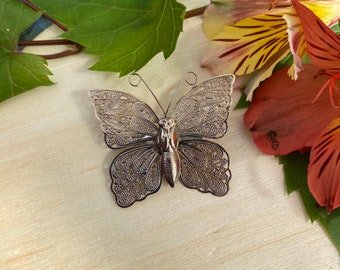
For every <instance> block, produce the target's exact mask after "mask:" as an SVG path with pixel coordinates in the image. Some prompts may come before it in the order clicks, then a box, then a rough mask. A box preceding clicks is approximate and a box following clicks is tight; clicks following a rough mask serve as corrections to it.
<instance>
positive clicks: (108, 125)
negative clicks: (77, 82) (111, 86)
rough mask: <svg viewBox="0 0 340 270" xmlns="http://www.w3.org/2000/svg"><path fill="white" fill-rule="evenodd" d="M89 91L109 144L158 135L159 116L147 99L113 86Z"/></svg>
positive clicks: (129, 141) (118, 144)
mask: <svg viewBox="0 0 340 270" xmlns="http://www.w3.org/2000/svg"><path fill="white" fill-rule="evenodd" d="M89 94H90V97H91V100H92V104H93V106H94V108H95V110H96V115H97V117H98V118H99V120H100V121H101V123H102V130H103V131H104V133H105V141H106V143H107V145H108V146H109V147H111V148H120V147H124V146H126V145H129V144H131V143H134V142H138V141H143V140H150V138H154V137H155V136H156V135H157V131H158V117H157V116H156V115H155V113H154V112H153V110H152V109H151V108H150V107H149V106H148V105H147V104H145V103H144V102H142V101H140V100H139V99H137V98H135V97H133V96H131V95H129V94H126V93H123V92H119V91H113V90H92V91H90V92H89Z"/></svg>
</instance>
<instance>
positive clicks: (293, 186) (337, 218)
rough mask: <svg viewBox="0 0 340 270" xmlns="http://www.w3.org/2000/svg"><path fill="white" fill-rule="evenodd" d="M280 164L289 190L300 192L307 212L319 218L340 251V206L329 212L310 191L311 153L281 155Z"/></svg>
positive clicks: (316, 218) (311, 217) (312, 219)
mask: <svg viewBox="0 0 340 270" xmlns="http://www.w3.org/2000/svg"><path fill="white" fill-rule="evenodd" d="M279 162H280V164H283V170H284V174H285V179H286V187H287V192H288V193H291V192H293V191H298V192H299V193H300V196H301V199H302V201H303V204H304V206H305V208H306V212H307V214H308V216H309V218H310V219H311V221H312V222H313V221H315V220H318V221H319V222H320V223H321V224H322V225H323V227H324V229H325V230H326V232H327V233H328V235H329V237H330V238H331V240H332V241H333V242H334V244H335V246H336V247H337V248H338V250H339V252H340V208H338V209H336V210H334V211H332V213H331V214H328V213H327V210H326V209H325V208H324V207H319V206H318V204H317V202H316V200H315V199H314V197H313V195H312V194H311V193H310V191H309V188H308V183H307V167H308V163H309V153H305V154H299V153H298V152H294V153H291V154H289V155H287V156H281V157H279Z"/></svg>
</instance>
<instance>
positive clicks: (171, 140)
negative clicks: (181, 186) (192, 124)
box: [157, 118, 180, 187]
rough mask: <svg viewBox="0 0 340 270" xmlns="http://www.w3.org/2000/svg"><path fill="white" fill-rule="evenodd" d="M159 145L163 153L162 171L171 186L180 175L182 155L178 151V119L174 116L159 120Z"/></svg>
mask: <svg viewBox="0 0 340 270" xmlns="http://www.w3.org/2000/svg"><path fill="white" fill-rule="evenodd" d="M158 123H159V133H158V137H157V145H158V147H159V149H160V152H161V153H162V163H161V164H162V172H163V174H164V176H165V179H166V180H167V181H168V183H169V185H170V186H171V187H174V185H175V181H176V179H177V178H178V177H179V175H180V157H179V154H178V151H177V148H178V144H179V141H178V138H177V133H176V130H175V127H176V121H175V119H173V118H162V119H160V120H159V122H158Z"/></svg>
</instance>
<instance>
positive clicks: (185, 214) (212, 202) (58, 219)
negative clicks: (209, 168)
mask: <svg viewBox="0 0 340 270" xmlns="http://www.w3.org/2000/svg"><path fill="white" fill-rule="evenodd" d="M206 46H207V40H206V39H205V37H204V36H203V34H202V32H201V18H192V19H189V20H187V21H186V22H185V26H184V33H183V34H182V35H181V37H180V39H179V42H178V46H177V49H176V51H175V53H174V54H173V55H172V56H171V57H170V58H169V59H168V60H167V61H166V62H165V61H164V59H163V58H162V56H161V55H159V56H157V57H156V58H154V59H153V60H152V61H151V62H150V63H149V64H148V65H147V66H146V67H145V68H143V69H142V70H141V72H140V73H141V75H142V76H143V77H144V79H145V81H147V82H148V84H149V85H150V87H152V89H154V90H155V92H156V95H157V96H158V97H159V98H160V101H161V103H162V104H167V102H168V100H169V97H170V96H171V91H172V90H173V89H174V88H175V86H176V85H177V83H178V82H179V80H180V79H181V77H182V76H183V74H184V73H185V72H186V71H188V70H192V71H195V72H197V73H198V74H199V75H200V78H201V80H204V79H207V78H208V77H209V76H210V75H209V74H208V73H207V71H206V70H203V69H201V68H200V58H201V55H202V53H203V51H204V49H205V48H206ZM93 61H94V60H93V58H90V57H89V56H87V55H85V54H79V55H75V56H71V57H68V58H65V59H59V60H53V61H50V62H49V67H50V69H51V70H52V72H53V74H54V76H53V77H52V79H53V80H54V81H55V82H57V84H56V85H54V86H51V87H40V88H37V89H35V90H33V91H31V92H28V93H25V94H22V95H20V96H17V97H15V98H12V99H10V100H8V101H6V102H4V103H2V104H0V205H1V206H0V207H1V212H0V235H1V238H0V239H1V240H0V241H1V244H0V268H1V269H340V268H339V256H338V253H337V251H336V249H335V248H334V246H333V245H332V243H331V242H330V240H329V239H328V238H327V236H326V234H325V233H324V231H323V230H322V229H321V228H320V226H319V225H318V224H317V223H316V224H313V225H312V224H310V222H309V221H308V219H307V217H306V215H305V213H304V210H303V206H302V205H301V201H300V199H299V197H298V196H297V194H293V195H291V196H289V197H288V196H287V194H286V191H285V188H284V180H283V175H282V169H281V167H280V166H279V165H278V163H277V161H276V160H275V158H274V157H271V156H264V155H263V154H261V153H260V152H259V151H258V150H257V149H256V147H255V146H254V144H253V143H252V140H251V137H250V134H249V132H248V131H247V130H246V128H245V127H244V126H243V124H242V117H243V113H244V111H242V110H238V111H232V112H231V114H230V118H229V131H228V133H227V135H226V136H225V137H224V138H223V139H220V140H218V142H219V143H220V144H221V145H223V147H224V148H225V149H226V150H227V151H228V153H229V155H230V158H231V170H232V175H233V177H232V180H231V188H230V192H229V194H228V195H227V196H226V197H221V198H218V197H214V196H212V195H209V194H202V193H200V192H197V191H195V190H190V189H187V188H185V187H184V186H183V185H182V184H180V183H177V184H176V185H175V187H174V188H173V189H172V188H170V187H169V185H168V184H167V183H166V182H165V181H164V182H163V184H162V187H161V189H160V191H159V192H157V193H156V194H154V195H152V196H149V197H148V198H147V199H146V200H145V201H143V202H139V203H136V204H135V205H133V206H132V207H130V208H127V209H122V208H119V207H118V206H117V205H116V204H115V202H114V198H113V195H112V194H111V192H110V189H109V184H110V180H109V172H108V167H109V165H110V163H111V161H112V159H113V158H114V156H115V155H116V154H117V152H115V151H113V150H110V149H108V148H107V147H106V146H105V144H104V141H103V134H102V132H101V130H100V127H99V123H98V121H97V119H96V118H95V116H94V112H93V109H92V107H91V105H90V101H89V99H88V97H87V91H88V90H90V89H98V88H99V89H102V88H103V89H120V90H123V91H130V92H131V93H134V95H136V96H138V97H139V98H142V99H144V100H146V101H147V102H148V103H149V104H150V106H152V107H153V108H155V109H156V108H157V107H156V105H155V103H154V101H153V100H152V98H151V97H150V96H149V95H148V94H146V90H145V89H144V90H143V89H142V88H139V89H131V88H129V87H128V83H127V78H122V79H118V77H117V76H116V75H113V74H108V73H100V72H92V71H89V70H86V68H87V67H89V66H90V65H91V63H93ZM238 97H239V93H238V92H237V91H235V92H234V93H233V99H234V101H235V102H236V101H237V99H238ZM235 102H234V103H235ZM156 111H157V110H156Z"/></svg>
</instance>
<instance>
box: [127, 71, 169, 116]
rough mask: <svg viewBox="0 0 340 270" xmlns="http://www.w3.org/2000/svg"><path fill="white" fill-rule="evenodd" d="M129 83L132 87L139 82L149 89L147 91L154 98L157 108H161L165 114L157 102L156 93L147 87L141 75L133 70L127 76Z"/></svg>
mask: <svg viewBox="0 0 340 270" xmlns="http://www.w3.org/2000/svg"><path fill="white" fill-rule="evenodd" d="M136 79H137V80H136ZM129 83H130V85H131V86H133V87H137V86H139V85H140V84H141V83H143V84H144V85H145V87H146V88H147V89H148V90H149V92H150V93H151V95H152V96H153V97H154V99H155V100H156V102H157V104H158V106H159V108H161V110H162V112H163V114H164V115H166V113H165V111H164V109H163V107H162V105H161V103H160V102H159V100H158V99H157V97H156V95H155V94H154V92H152V90H151V88H150V87H149V85H148V84H147V83H146V82H145V81H144V80H143V78H142V76H140V75H139V74H138V73H136V72H134V73H131V74H130V76H129Z"/></svg>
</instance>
